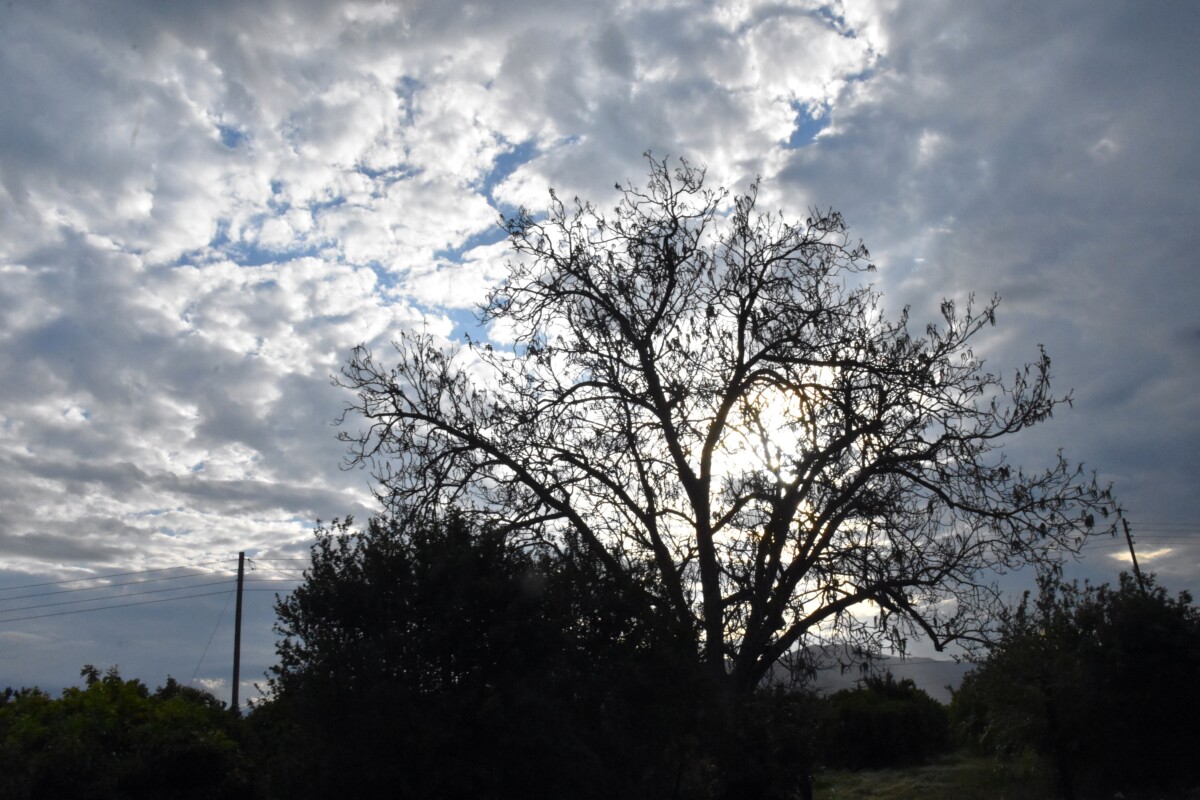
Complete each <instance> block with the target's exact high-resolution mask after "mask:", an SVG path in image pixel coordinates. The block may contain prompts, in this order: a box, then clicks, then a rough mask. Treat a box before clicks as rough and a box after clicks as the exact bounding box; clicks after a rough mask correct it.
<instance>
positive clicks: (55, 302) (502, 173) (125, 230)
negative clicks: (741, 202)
mask: <svg viewBox="0 0 1200 800" xmlns="http://www.w3.org/2000/svg"><path fill="white" fill-rule="evenodd" d="M1188 16H1189V15H1187V14H1179V15H1175V14H1167V13H1163V12H1159V11H1156V10H1153V9H1150V10H1147V9H1138V10H1133V9H1130V8H1126V7H1125V6H1124V5H1123V4H1119V3H1115V2H1114V3H1099V4H1094V3H1088V4H1084V3H1082V2H1079V3H1065V4H1050V5H1043V6H1038V7H1036V8H1034V7H1030V8H1026V9H1022V10H1020V11H1019V12H1018V11H1013V10H1012V9H1007V8H1006V9H1003V10H1001V9H999V8H998V7H991V6H971V7H969V8H968V7H966V6H960V5H954V6H951V5H950V4H938V3H928V4H920V5H916V4H900V3H897V2H894V1H893V0H878V1H875V0H862V1H861V2H860V1H857V0H856V1H855V2H851V1H850V0H846V2H834V3H831V4H818V3H813V2H784V3H777V2H765V1H764V2H757V0H755V1H753V2H751V0H743V1H739V2H733V1H731V2H725V3H718V4H710V5H697V4H678V3H654V4H645V3H633V2H629V3H618V4H607V5H604V4H588V3H573V2H558V3H517V4H482V5H472V6H469V7H468V6H460V5H457V4H453V3H442V2H434V1H433V0H425V1H423V2H411V3H404V4H392V3H376V2H355V3H321V2H289V3H283V2H280V1H279V0H256V1H255V2H236V3H235V2H211V3H194V4H168V5H164V4H144V3H135V2H132V1H131V0H130V1H129V2H114V3H108V4H103V5H97V4H93V3H86V2H70V1H69V0H61V1H57V2H56V1H51V2H45V3H35V4H26V3H17V4H15V5H14V6H11V7H10V8H9V9H7V10H6V12H5V24H4V26H3V27H2V28H0V78H2V80H0V104H2V107H3V108H4V109H5V111H4V114H3V115H0V371H2V373H3V376H4V379H3V380H0V474H3V476H4V480H3V481H0V553H3V554H4V561H5V563H6V565H8V568H9V569H17V570H26V571H30V572H36V571H39V570H41V571H61V570H65V569H69V568H70V564H72V563H76V564H79V563H83V562H87V561H95V562H100V563H108V564H113V565H117V564H121V565H124V564H126V563H132V564H137V565H141V564H162V563H177V562H178V561H181V560H186V559H188V558H191V557H194V556H197V555H198V554H203V553H214V552H222V553H228V552H236V551H237V550H238V549H242V548H244V547H249V546H251V545H253V546H259V547H267V546H271V545H272V544H278V543H280V542H295V541H299V540H303V539H304V538H305V536H307V532H306V531H307V529H306V523H305V522H304V520H306V519H308V518H311V517H312V516H316V515H318V514H319V515H321V516H324V517H326V518H328V517H330V516H333V515H335V514H342V513H345V512H347V511H355V512H357V513H359V515H360V516H361V515H362V513H364V512H365V511H366V510H367V509H368V508H369V505H370V498H369V496H368V487H369V483H368V479H367V476H365V475H364V474H363V473H342V472H340V471H339V470H338V469H337V465H338V462H339V459H340V456H341V454H342V448H341V445H340V444H338V443H337V442H336V441H335V440H334V438H333V434H334V432H335V431H334V430H333V429H332V428H331V426H330V422H331V420H332V419H333V418H334V417H335V416H336V415H337V413H338V412H339V411H340V409H341V406H342V403H343V402H344V400H345V398H344V397H343V396H342V395H341V393H340V391H339V390H337V389H335V388H333V387H331V386H330V385H329V380H328V378H329V375H330V374H331V373H333V372H335V371H336V370H337V369H338V367H339V365H340V363H341V362H342V361H343V360H344V359H345V357H346V354H347V352H348V349H349V348H350V347H351V346H353V345H354V344H356V343H358V342H360V341H367V342H372V343H374V344H376V345H379V344H382V343H385V342H386V341H387V339H388V338H389V336H390V335H392V334H393V333H394V332H395V331H397V330H398V329H400V328H402V327H404V326H406V325H411V324H416V323H418V322H421V321H422V320H425V321H427V322H428V324H429V325H431V326H432V327H433V329H434V330H436V331H437V332H438V333H439V334H441V335H449V333H450V330H451V327H452V326H453V324H454V321H455V319H456V317H454V316H453V315H455V314H461V313H462V312H463V310H464V309H466V308H469V307H470V306H471V305H472V304H473V303H476V302H478V301H479V300H480V299H482V297H483V295H484V294H485V292H486V288H487V286H488V285H489V284H490V283H491V282H493V281H494V280H495V279H496V278H497V277H498V276H499V275H501V274H502V264H503V261H504V258H505V255H506V254H505V248H504V244H503V242H502V241H501V242H499V243H497V244H492V243H491V242H494V241H496V240H495V239H494V238H493V237H495V236H496V228H495V223H496V219H497V214H498V212H499V210H500V209H497V208H495V207H493V202H494V203H497V204H501V205H504V206H511V205H519V204H526V205H529V206H530V207H531V208H534V209H538V208H541V207H543V206H544V204H545V202H546V199H547V195H546V190H547V188H548V187H550V186H554V187H556V188H557V189H558V190H559V194H560V196H561V197H563V198H565V199H570V198H571V197H573V196H574V195H576V194H578V195H580V196H582V197H586V198H590V199H592V200H594V201H596V203H597V204H598V205H600V206H601V207H602V208H604V207H608V206H610V205H611V203H612V200H613V198H614V192H613V189H612V184H613V182H614V181H621V182H626V181H630V182H633V183H635V184H636V183H638V182H640V181H641V179H642V177H643V176H644V174H645V164H644V162H643V161H642V159H641V153H642V151H643V150H646V149H651V150H653V151H654V153H655V154H656V155H658V156H665V155H671V156H686V157H688V158H691V159H693V160H694V161H696V162H698V163H706V164H707V165H708V167H709V174H710V180H711V182H712V183H714V184H721V185H726V186H729V187H731V188H733V189H735V190H741V189H744V188H745V187H746V186H747V185H748V184H749V183H750V181H751V180H752V179H753V178H754V177H755V176H756V175H762V176H764V179H765V181H764V184H763V190H762V194H761V198H762V201H763V204H764V206H765V207H768V208H785V209H787V210H788V212H789V213H793V214H801V215H802V214H804V213H805V212H806V210H807V208H808V207H809V206H810V205H815V206H820V207H828V206H833V207H835V208H838V209H840V210H842V211H844V212H845V213H846V214H847V217H848V219H849V221H850V223H851V225H852V226H854V227H853V230H852V232H853V233H854V234H855V235H858V236H862V237H863V238H864V239H865V240H866V242H867V244H868V245H869V246H870V247H871V249H872V252H873V254H874V255H875V256H876V257H877V260H878V262H879V263H880V266H881V271H880V273H879V280H880V285H881V288H882V289H883V290H884V292H885V302H886V304H887V307H888V308H889V309H893V310H895V309H898V308H899V306H901V305H903V304H906V303H910V304H912V305H913V306H914V310H915V313H916V315H917V316H918V317H919V316H920V312H921V311H922V310H923V309H928V308H929V307H930V306H931V304H934V303H936V301H937V299H938V297H940V295H942V294H954V295H961V294H964V293H966V292H967V291H971V290H975V291H978V292H979V293H980V294H981V295H982V296H987V295H989V294H990V292H992V291H998V292H1000V293H1001V294H1002V295H1004V296H1005V305H1004V306H1002V315H1001V328H999V329H997V332H996V333H995V334H994V335H992V336H991V338H989V339H988V340H987V341H986V342H985V344H986V346H987V348H988V350H989V352H988V355H989V357H990V358H991V359H992V361H989V364H994V365H995V366H997V368H1000V367H1008V366H1009V365H1010V364H1012V363H1015V362H1017V361H1021V360H1025V359H1028V358H1029V357H1030V356H1031V355H1032V354H1033V352H1034V347H1035V345H1036V344H1037V343H1038V342H1039V341H1040V342H1045V343H1046V344H1047V346H1048V347H1049V349H1050V352H1051V354H1052V355H1054V356H1055V359H1056V360H1055V370H1056V373H1057V374H1058V375H1059V376H1060V378H1061V381H1060V383H1061V385H1063V386H1069V385H1075V386H1077V387H1078V388H1079V391H1078V393H1077V397H1078V399H1079V405H1080V406H1081V407H1082V408H1081V410H1080V411H1079V412H1077V413H1076V414H1075V415H1073V416H1071V417H1069V418H1068V419H1066V420H1064V421H1062V422H1058V423H1057V424H1056V426H1055V428H1054V431H1053V434H1054V438H1056V439H1058V440H1061V441H1063V443H1066V444H1071V445H1072V446H1071V448H1070V451H1071V452H1072V454H1074V453H1078V454H1079V455H1080V456H1085V457H1087V459H1088V460H1090V461H1094V462H1096V463H1097V464H1098V465H1100V466H1101V467H1102V468H1103V469H1105V470H1106V474H1109V475H1112V476H1114V477H1120V478H1121V479H1122V482H1123V484H1124V485H1125V486H1129V487H1132V489H1131V491H1132V492H1133V493H1134V494H1133V497H1134V498H1136V499H1137V502H1140V503H1141V505H1142V507H1144V508H1157V509H1164V508H1170V509H1174V511H1173V512H1172V513H1175V514H1179V515H1183V516H1185V517H1186V516H1188V515H1190V516H1191V517H1195V515H1196V514H1197V513H1200V509H1197V508H1196V507H1195V505H1194V500H1181V499H1180V498H1181V497H1192V496H1193V495H1194V492H1191V490H1190V487H1189V485H1188V484H1187V478H1186V476H1189V475H1192V474H1195V471H1196V469H1195V468H1196V467H1200V464H1197V462H1196V457H1195V455H1194V453H1192V452H1191V448H1189V447H1187V443H1188V442H1190V441H1192V440H1194V439H1195V435H1196V434H1197V433H1200V431H1198V430H1197V423H1196V422H1195V420H1196V419H1200V409H1198V408H1197V407H1196V400H1195V398H1196V397H1198V396H1200V386H1197V384H1196V380H1197V379H1196V378H1195V377H1194V376H1196V375H1197V374H1200V364H1197V360H1198V359H1200V334H1198V333H1197V329H1196V326H1195V325H1194V324H1192V323H1191V322H1190V320H1192V319H1193V318H1194V308H1195V306H1196V303H1197V300H1200V297H1198V293H1200V279H1198V278H1197V277H1196V272H1195V270H1194V269H1192V267H1193V266H1194V264H1193V262H1194V260H1195V253H1196V252H1197V250H1198V249H1200V242H1197V241H1196V236H1197V235H1196V232H1195V231H1196V227H1195V225H1194V219H1195V217H1196V212H1197V211H1200V209H1198V208H1197V202H1198V201H1197V199H1196V195H1195V191H1194V187H1193V186H1192V185H1191V183H1190V182H1188V181H1187V180H1185V179H1184V177H1186V176H1187V175H1190V174H1193V173H1194V172H1195V166H1196V159H1197V156H1196V154H1195V148H1194V147H1193V146H1192V144H1193V139H1194V129H1195V127H1196V126H1195V123H1196V121H1197V119H1196V117H1197V110H1198V108H1200V99H1198V98H1197V89H1196V86H1195V82H1194V81H1191V80H1190V75H1191V73H1192V72H1194V70H1189V69H1188V66H1189V65H1192V64H1194V55H1193V54H1192V48H1191V39H1190V38H1189V37H1188V33H1187V32H1188V31H1189V22H1190V23H1194V20H1189V19H1185V18H1187V17H1188ZM1191 16H1193V17H1194V16H1195V15H1191ZM1146 87H1153V89H1154V90H1153V91H1147V89H1146ZM814 111H818V112H819V113H820V114H821V115H822V116H821V124H822V125H823V126H824V127H823V129H822V131H821V133H820V135H819V136H818V137H817V138H816V140H815V141H812V142H805V143H802V144H803V146H801V147H798V148H797V149H795V150H790V149H788V148H787V147H786V143H787V141H788V139H789V138H790V137H791V135H792V133H793V131H794V129H795V126H796V124H797V117H798V116H799V115H802V114H811V113H813V112H814ZM514 153H515V155H514ZM498 165H500V166H502V167H503V168H502V169H499V170H498V169H497V166H498ZM489 192H490V196H489ZM497 335H500V333H499V332H497ZM1046 446H1048V447H1050V446H1052V445H1051V444H1047V445H1046ZM1106 464H1111V465H1115V466H1105V465H1106ZM55 574H59V572H55ZM214 613H215V612H214ZM268 616H269V615H268ZM68 619H69V618H68ZM188 666H192V665H188ZM172 669H175V670H176V671H177V672H179V671H180V668H179V667H172Z"/></svg>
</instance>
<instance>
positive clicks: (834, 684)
mask: <svg viewBox="0 0 1200 800" xmlns="http://www.w3.org/2000/svg"><path fill="white" fill-rule="evenodd" d="M810 658H811V660H813V661H814V662H815V663H817V664H819V665H820V666H819V667H818V669H817V676H816V681H815V683H814V688H816V690H817V691H818V692H820V693H821V694H826V695H828V694H833V693H834V692H837V691H840V690H842V689H853V688H855V687H856V686H857V685H858V682H859V681H860V680H862V678H863V677H864V676H865V675H866V674H875V675H882V674H884V673H885V672H891V673H892V675H893V676H895V678H896V680H904V679H905V678H909V679H911V680H912V682H913V683H915V684H916V685H917V688H918V689H922V690H924V691H925V692H926V693H928V694H929V696H930V697H932V698H933V699H935V700H937V701H938V702H941V703H949V702H950V690H951V689H957V688H958V685H959V684H960V683H961V682H962V679H963V676H964V675H966V674H967V673H968V672H970V671H971V670H972V669H973V668H974V666H975V665H974V664H971V663H967V662H961V663H960V662H957V661H953V660H951V659H940V658H922V657H909V658H901V657H899V656H883V655H875V656H873V657H872V658H871V663H870V667H869V672H864V670H863V665H862V663H861V661H860V660H859V659H856V658H854V657H853V656H851V655H850V654H848V653H846V652H845V651H844V650H842V649H841V648H832V647H830V648H821V649H819V650H817V651H815V652H814V651H810ZM786 674H787V670H786V668H785V667H783V666H782V665H781V666H779V667H777V668H776V676H777V677H778V678H779V679H781V680H782V679H783V678H784V676H786Z"/></svg>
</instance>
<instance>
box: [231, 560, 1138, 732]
mask: <svg viewBox="0 0 1200 800" xmlns="http://www.w3.org/2000/svg"><path fill="white" fill-rule="evenodd" d="M1134 563H1135V564H1136V563H1137V562H1134ZM245 577H246V553H245V552H241V553H238V577H237V610H236V611H235V612H234V617H233V694H232V697H231V698H230V701H229V707H230V708H231V709H233V713H234V714H235V715H240V714H241V713H242V711H241V708H240V707H239V704H238V683H239V682H240V681H241V672H242V584H243V583H244V582H245Z"/></svg>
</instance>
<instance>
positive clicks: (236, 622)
mask: <svg viewBox="0 0 1200 800" xmlns="http://www.w3.org/2000/svg"><path fill="white" fill-rule="evenodd" d="M245 577H246V554H245V552H241V553H238V577H237V610H236V611H235V612H234V617H233V694H232V696H231V698H230V700H229V707H230V708H231V709H233V713H234V714H241V713H242V712H241V708H240V706H239V704H238V683H239V682H240V681H241V672H242V584H243V583H244V582H245Z"/></svg>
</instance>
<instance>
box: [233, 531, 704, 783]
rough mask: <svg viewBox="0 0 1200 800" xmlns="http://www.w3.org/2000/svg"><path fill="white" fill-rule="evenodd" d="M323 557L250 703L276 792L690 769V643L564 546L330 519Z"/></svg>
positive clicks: (284, 604) (612, 779) (628, 778)
mask: <svg viewBox="0 0 1200 800" xmlns="http://www.w3.org/2000/svg"><path fill="white" fill-rule="evenodd" d="M312 558H313V561H312V567H311V569H310V570H309V571H308V572H307V573H306V577H305V581H304V583H303V584H302V585H301V586H299V587H298V588H297V589H296V590H295V591H294V592H293V593H292V594H291V595H290V596H289V597H288V598H285V599H283V600H281V601H279V603H278V605H277V612H278V615H279V623H278V626H277V629H278V631H279V633H280V634H281V635H282V637H283V638H282V639H281V641H280V642H279V645H278V653H279V657H280V663H279V664H278V665H277V666H276V667H274V668H273V677H272V680H271V688H272V700H271V701H270V702H268V703H266V704H265V705H263V706H262V707H260V708H259V709H258V710H257V711H256V712H255V713H254V715H253V716H252V719H251V723H252V725H253V726H256V727H257V728H258V729H259V732H258V733H257V734H256V740H257V741H259V742H262V743H264V744H265V745H271V744H272V743H274V747H273V749H272V748H270V747H268V751H267V753H266V754H265V761H264V764H265V765H266V768H265V770H264V774H265V775H266V780H267V782H268V787H267V789H266V791H267V793H268V794H269V795H271V796H280V797H284V796H286V797H289V798H296V797H330V796H335V795H337V794H339V793H347V792H348V793H349V794H350V795H352V796H355V797H360V798H370V797H395V796H412V797H441V798H452V797H471V798H477V797H512V796H531V797H617V796H620V797H634V796H639V795H644V796H651V797H653V796H664V795H665V796H669V795H670V793H671V791H673V787H674V786H675V784H676V783H678V782H679V781H680V780H681V777H680V776H681V775H682V774H683V773H684V772H686V770H685V769H684V765H685V764H687V763H689V759H692V755H691V753H692V743H691V741H690V740H691V739H693V738H694V731H695V727H696V726H695V725H694V724H693V723H694V719H693V717H694V715H695V714H696V713H697V709H696V708H695V706H694V704H693V703H692V702H691V701H692V700H693V699H694V698H695V697H697V696H700V695H701V692H700V691H699V690H698V688H697V687H696V679H695V676H694V674H693V673H694V672H695V670H694V669H689V665H693V664H695V663H696V658H695V653H694V652H686V651H683V650H680V649H679V647H681V646H680V645H676V644H675V640H674V639H672V637H671V636H670V635H669V634H667V633H663V632H659V631H652V630H649V629H647V627H646V626H645V625H644V624H641V623H638V622H637V621H636V620H635V619H634V617H633V616H632V615H631V614H630V613H629V612H628V609H626V608H624V607H623V605H622V601H621V595H620V593H618V592H615V591H613V590H612V588H611V587H610V586H609V585H608V582H607V578H606V576H605V575H604V573H603V571H602V570H601V569H600V568H599V567H598V565H597V564H596V563H595V562H594V561H592V560H589V559H588V557H587V556H586V555H585V554H583V553H581V552H579V551H577V550H573V549H572V548H571V547H569V543H568V546H567V547H565V548H564V550H563V551H560V552H552V551H541V550H535V551H531V550H529V549H527V548H524V547H522V546H520V544H519V543H517V542H514V541H511V540H509V539H507V538H506V537H505V536H503V535H501V534H499V533H493V532H491V531H487V530H480V529H477V528H475V527H473V526H471V525H470V524H469V523H468V522H466V521H465V520H464V519H463V518H462V517H461V516H459V515H455V514H448V515H446V516H445V517H443V518H439V519H429V520H406V521H403V522H400V521H396V520H391V519H388V520H385V519H374V520H372V521H371V523H370V524H369V526H368V527H367V529H366V530H365V531H361V532H355V531H353V530H352V529H351V527H350V522H349V521H345V522H335V523H334V525H333V526H331V527H329V528H323V529H321V530H319V531H318V538H317V541H316V543H315V544H314V546H313V551H312ZM280 743H284V744H280ZM693 760H694V759H693Z"/></svg>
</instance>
